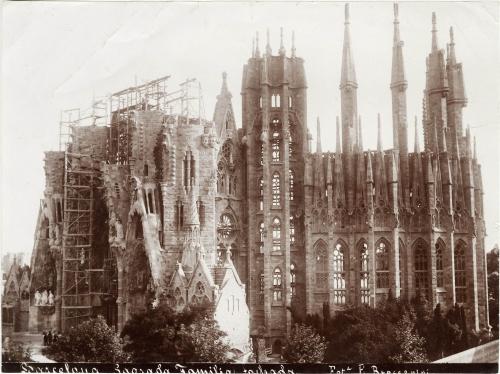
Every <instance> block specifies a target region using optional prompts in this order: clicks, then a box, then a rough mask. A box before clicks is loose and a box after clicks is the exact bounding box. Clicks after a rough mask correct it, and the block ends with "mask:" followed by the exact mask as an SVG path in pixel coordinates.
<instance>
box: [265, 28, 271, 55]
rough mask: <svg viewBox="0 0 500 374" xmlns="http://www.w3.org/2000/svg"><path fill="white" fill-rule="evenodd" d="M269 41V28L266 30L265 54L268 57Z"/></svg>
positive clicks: (269, 51)
mask: <svg viewBox="0 0 500 374" xmlns="http://www.w3.org/2000/svg"><path fill="white" fill-rule="evenodd" d="M271 53H272V51H271V41H270V37H269V28H267V30H266V54H267V55H268V56H271Z"/></svg>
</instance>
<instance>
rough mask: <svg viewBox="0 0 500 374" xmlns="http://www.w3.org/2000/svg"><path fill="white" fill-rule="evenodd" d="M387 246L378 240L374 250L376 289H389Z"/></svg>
mask: <svg viewBox="0 0 500 374" xmlns="http://www.w3.org/2000/svg"><path fill="white" fill-rule="evenodd" d="M388 247H389V245H388V244H387V243H386V242H385V241H384V240H380V241H379V242H378V243H377V245H376V250H375V267H376V276H377V278H376V279H377V288H389V248H388Z"/></svg>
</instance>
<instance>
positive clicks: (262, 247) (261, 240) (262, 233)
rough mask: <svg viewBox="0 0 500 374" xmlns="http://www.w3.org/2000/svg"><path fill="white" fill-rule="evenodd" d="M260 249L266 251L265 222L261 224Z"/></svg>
mask: <svg viewBox="0 0 500 374" xmlns="http://www.w3.org/2000/svg"><path fill="white" fill-rule="evenodd" d="M259 239H260V242H259V249H260V251H261V252H263V251H264V222H261V223H260V224H259Z"/></svg>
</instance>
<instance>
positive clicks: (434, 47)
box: [432, 12, 438, 51]
mask: <svg viewBox="0 0 500 374" xmlns="http://www.w3.org/2000/svg"><path fill="white" fill-rule="evenodd" d="M437 49H438V42H437V29H436V13H435V12H432V50H433V51H437Z"/></svg>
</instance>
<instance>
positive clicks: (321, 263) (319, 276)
mask: <svg viewBox="0 0 500 374" xmlns="http://www.w3.org/2000/svg"><path fill="white" fill-rule="evenodd" d="M315 255H316V287H317V288H321V289H325V288H327V287H328V262H327V260H328V256H327V252H326V244H325V242H323V241H320V242H318V244H317V245H316V251H315Z"/></svg>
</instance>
